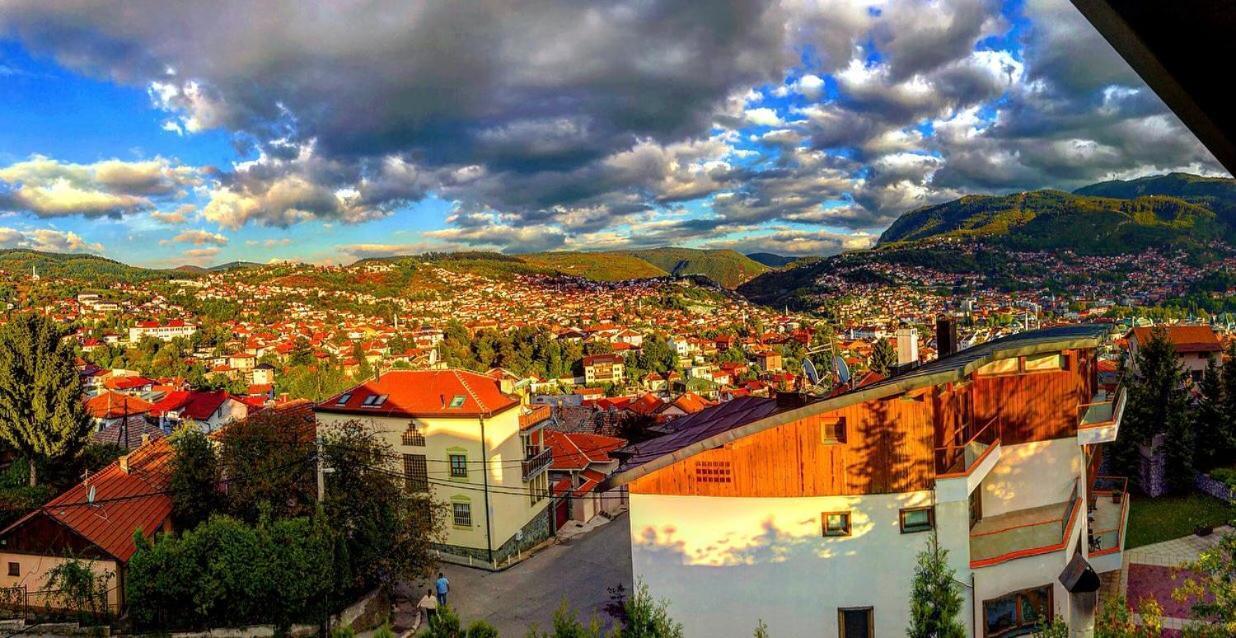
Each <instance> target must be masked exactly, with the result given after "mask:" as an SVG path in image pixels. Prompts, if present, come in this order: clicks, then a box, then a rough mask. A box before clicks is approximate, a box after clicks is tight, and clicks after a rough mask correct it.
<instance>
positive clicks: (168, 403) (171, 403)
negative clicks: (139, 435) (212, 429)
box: [150, 390, 228, 421]
mask: <svg viewBox="0 0 1236 638" xmlns="http://www.w3.org/2000/svg"><path fill="white" fill-rule="evenodd" d="M227 400H228V393H227V391H226V390H215V391H213V392H200V391H197V390H178V391H176V392H169V393H168V394H167V396H165V397H163V399H161V400H160V401H158V402H156V403H155V404H154V405H153V406H151V408H150V414H151V416H156V417H158V416H163V415H165V414H167V413H168V412H179V413H180V416H181V418H185V417H187V418H190V419H193V420H194V421H206V420H209V419H210V417H211V415H213V414H214V413H215V411H216V410H218V409H219V406H221V405H223V402H224V401H227Z"/></svg>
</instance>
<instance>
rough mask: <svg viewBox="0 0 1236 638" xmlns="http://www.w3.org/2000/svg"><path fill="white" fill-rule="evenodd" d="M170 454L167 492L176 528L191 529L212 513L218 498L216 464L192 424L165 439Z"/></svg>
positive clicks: (210, 449) (212, 452) (211, 448)
mask: <svg viewBox="0 0 1236 638" xmlns="http://www.w3.org/2000/svg"><path fill="white" fill-rule="evenodd" d="M169 443H171V446H172V450H173V451H174V455H173V456H172V462H171V476H170V477H169V481H168V489H169V490H171V492H172V515H173V516H174V517H175V519H176V522H177V524H178V525H177V526H178V527H181V528H189V527H195V526H196V525H197V524H198V523H201V522H202V521H205V520H206V519H207V518H210V515H211V514H213V513H215V512H216V511H217V510H218V509H219V507H220V505H221V501H222V499H221V498H220V495H219V491H218V489H217V486H218V484H219V463H218V459H217V458H216V457H215V450H214V446H212V445H211V443H210V439H208V438H207V437H206V434H205V433H204V432H202V430H201V428H199V427H197V426H196V425H192V424H188V425H183V426H181V427H180V429H178V430H176V432H174V433H173V434H172V436H171V437H169Z"/></svg>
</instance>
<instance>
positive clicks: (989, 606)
mask: <svg viewBox="0 0 1236 638" xmlns="http://www.w3.org/2000/svg"><path fill="white" fill-rule="evenodd" d="M1050 618H1051V585H1044V586H1042V587H1035V588H1034V589H1023V590H1021V591H1016V592H1013V593H1011V594H1007V595H1005V596H1001V597H999V598H994V599H992V600H985V601H983V635H984V636H1001V637H1006V636H1026V635H1029V634H1032V633H1034V632H1035V631H1036V630H1037V629H1038V626H1039V623H1042V622H1045V621H1047V620H1048V619H1050Z"/></svg>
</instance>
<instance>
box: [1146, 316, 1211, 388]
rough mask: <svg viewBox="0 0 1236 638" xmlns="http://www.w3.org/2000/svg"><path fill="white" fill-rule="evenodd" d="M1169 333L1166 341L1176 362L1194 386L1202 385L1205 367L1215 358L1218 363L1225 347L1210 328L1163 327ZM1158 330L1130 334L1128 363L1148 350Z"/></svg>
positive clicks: (1147, 329)
mask: <svg viewBox="0 0 1236 638" xmlns="http://www.w3.org/2000/svg"><path fill="white" fill-rule="evenodd" d="M1160 327H1162V328H1163V329H1164V330H1165V331H1166V333H1167V340H1168V341H1169V342H1170V343H1171V344H1172V348H1174V349H1175V350H1176V361H1177V363H1179V364H1180V366H1181V367H1182V368H1184V370H1185V372H1186V373H1188V374H1189V376H1191V377H1192V378H1193V380H1194V382H1197V381H1200V380H1201V378H1202V373H1203V372H1205V371H1206V364H1207V362H1208V361H1210V358H1211V357H1214V358H1215V360H1216V361H1218V360H1219V359H1220V357H1221V355H1222V354H1223V345H1222V344H1220V343H1219V337H1218V335H1216V334H1215V331H1214V330H1213V329H1212V328H1211V327H1210V326H1181V325H1176V326H1160ZM1154 330H1155V328H1151V327H1149V326H1141V327H1137V328H1134V329H1133V330H1131V331H1129V334H1128V337H1127V338H1128V343H1129V360H1130V361H1137V351H1138V349H1140V348H1143V347H1145V346H1146V344H1147V343H1149V342H1150V340H1151V338H1152V337H1153V336H1154Z"/></svg>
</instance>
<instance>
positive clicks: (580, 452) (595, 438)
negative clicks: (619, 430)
mask: <svg viewBox="0 0 1236 638" xmlns="http://www.w3.org/2000/svg"><path fill="white" fill-rule="evenodd" d="M544 436H545V445H547V446H548V447H549V449H550V450H552V453H553V456H554V463H553V465H551V466H550V468H551V469H555V470H562V471H571V470H583V469H586V468H587V467H588V466H589V465H590V464H592V463H608V462H609V461H610V456H609V453H610V452H613V451H614V450H617V449H618V448H620V447H623V446H624V445H626V444H627V442H626V441H625V440H624V439H620V438H617V437H613V436H605V435H603V434H588V433H585V432H559V431H557V430H545V435H544Z"/></svg>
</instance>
